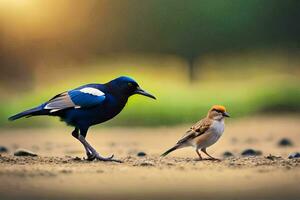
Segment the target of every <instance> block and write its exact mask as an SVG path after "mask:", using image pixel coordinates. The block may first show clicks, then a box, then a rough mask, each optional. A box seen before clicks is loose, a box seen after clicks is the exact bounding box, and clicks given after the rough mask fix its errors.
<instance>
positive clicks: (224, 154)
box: [223, 151, 233, 158]
mask: <svg viewBox="0 0 300 200" xmlns="http://www.w3.org/2000/svg"><path fill="white" fill-rule="evenodd" d="M232 156H233V153H231V152H230V151H225V152H224V153H223V157H225V158H228V157H232Z"/></svg>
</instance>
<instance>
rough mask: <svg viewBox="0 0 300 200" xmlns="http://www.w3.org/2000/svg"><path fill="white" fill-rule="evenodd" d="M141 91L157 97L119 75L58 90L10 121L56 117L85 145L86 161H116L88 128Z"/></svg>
mask: <svg viewBox="0 0 300 200" xmlns="http://www.w3.org/2000/svg"><path fill="white" fill-rule="evenodd" d="M134 94H140V95H144V96H147V97H150V98H152V99H156V98H155V97H154V96H153V95H152V94H150V93H148V92H146V91H144V90H143V89H141V88H140V86H139V84H138V83H137V82H136V81H135V80H133V79H132V78H130V77H127V76H121V77H118V78H116V79H114V80H112V81H110V82H108V83H105V84H87V85H83V86H80V87H78V88H75V89H73V90H69V91H66V92H63V93H60V94H58V95H56V96H54V97H53V98H52V99H50V100H49V101H47V102H45V103H43V104H41V105H40V106H37V107H34V108H32V109H29V110H26V111H23V112H21V113H18V114H16V115H14V116H11V117H10V118H9V120H11V121H13V120H16V119H19V118H22V117H31V116H38V115H48V116H58V117H60V119H61V120H62V121H64V122H66V124H67V125H70V126H73V127H74V130H73V132H72V135H73V136H74V137H75V138H76V139H78V140H79V141H80V142H81V143H82V145H83V146H84V148H85V151H86V155H87V160H90V161H92V160H95V159H97V160H100V161H115V162H120V161H119V160H116V159H113V157H114V155H111V156H109V157H102V156H101V155H100V154H99V153H98V152H97V151H96V150H95V149H94V148H93V147H92V146H91V145H90V144H89V143H88V142H87V140H86V139H85V137H86V135H87V132H88V129H89V127H91V126H93V125H96V124H100V123H102V122H105V121H108V120H110V119H112V118H113V117H115V116H116V115H118V114H119V113H120V112H121V111H122V109H123V108H124V106H125V105H126V103H127V101H128V98H129V97H130V96H132V95H134Z"/></svg>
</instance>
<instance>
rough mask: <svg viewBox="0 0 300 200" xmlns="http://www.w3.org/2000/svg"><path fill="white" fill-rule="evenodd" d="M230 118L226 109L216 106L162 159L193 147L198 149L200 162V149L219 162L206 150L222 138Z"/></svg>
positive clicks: (164, 154)
mask: <svg viewBox="0 0 300 200" xmlns="http://www.w3.org/2000/svg"><path fill="white" fill-rule="evenodd" d="M226 117H230V116H229V114H228V113H227V112H226V108H225V107H224V106H221V105H214V106H212V107H211V109H210V110H209V111H208V113H207V116H206V117H205V118H203V119H202V120H200V121H199V122H197V123H196V124H195V125H193V126H192V127H191V128H190V129H189V130H188V131H187V132H186V133H185V134H184V135H183V136H182V138H181V139H180V140H179V141H178V142H177V143H176V144H175V145H174V146H173V147H172V148H170V149H169V150H167V151H166V152H164V153H163V154H162V155H161V157H164V156H166V155H168V154H169V153H171V152H173V151H175V150H177V149H181V148H184V147H189V146H192V147H194V148H195V149H196V153H197V155H198V156H199V160H202V156H201V154H200V152H199V149H200V150H201V151H202V152H203V153H204V154H206V155H207V156H208V157H209V158H210V159H212V160H218V159H217V158H214V157H212V156H211V155H209V154H208V153H207V151H206V148H208V147H209V146H211V145H213V144H215V143H216V142H217V141H218V140H219V138H220V137H221V136H222V134H223V132H224V128H225V124H224V121H225V118H226Z"/></svg>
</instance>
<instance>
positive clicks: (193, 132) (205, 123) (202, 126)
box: [177, 118, 212, 145]
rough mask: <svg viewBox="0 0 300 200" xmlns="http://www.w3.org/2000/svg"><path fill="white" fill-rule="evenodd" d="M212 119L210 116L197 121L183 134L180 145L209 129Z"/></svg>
mask: <svg viewBox="0 0 300 200" xmlns="http://www.w3.org/2000/svg"><path fill="white" fill-rule="evenodd" d="M211 123H212V122H211V120H210V119H208V118H204V119H202V120H200V121H199V122H197V123H196V124H195V125H194V126H192V127H191V128H190V129H189V130H188V131H187V132H186V134H184V135H183V137H182V138H181V139H180V140H179V141H178V142H177V144H178V145H180V144H183V143H186V142H187V141H190V140H191V139H194V138H195V137H198V136H199V135H202V134H203V133H205V131H207V130H208V129H209V127H210V125H211Z"/></svg>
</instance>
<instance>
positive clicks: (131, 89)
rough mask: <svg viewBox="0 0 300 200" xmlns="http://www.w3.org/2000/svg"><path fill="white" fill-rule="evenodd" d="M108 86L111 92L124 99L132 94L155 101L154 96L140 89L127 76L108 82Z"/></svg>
mask: <svg viewBox="0 0 300 200" xmlns="http://www.w3.org/2000/svg"><path fill="white" fill-rule="evenodd" d="M108 84H109V85H110V86H111V87H112V89H113V90H116V91H117V92H118V93H119V94H121V95H124V96H126V97H130V96H131V95H134V94H140V95H143V96H146V97H150V98H152V99H156V98H155V96H153V95H152V94H150V93H148V92H146V91H145V90H143V89H142V88H140V86H139V84H138V83H137V82H136V81H135V80H133V79H132V78H130V77H127V76H121V77H118V78H116V79H114V80H112V81H110V82H109V83H108Z"/></svg>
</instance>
